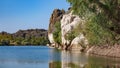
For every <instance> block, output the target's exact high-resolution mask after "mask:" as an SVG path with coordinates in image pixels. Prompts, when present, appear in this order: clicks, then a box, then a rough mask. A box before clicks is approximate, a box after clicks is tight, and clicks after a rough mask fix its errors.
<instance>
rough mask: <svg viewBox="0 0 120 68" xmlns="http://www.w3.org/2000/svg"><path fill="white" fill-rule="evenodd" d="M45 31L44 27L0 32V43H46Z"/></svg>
mask: <svg viewBox="0 0 120 68" xmlns="http://www.w3.org/2000/svg"><path fill="white" fill-rule="evenodd" d="M47 43H48V38H47V31H46V30H44V29H29V30H19V31H17V32H16V33H13V34H9V33H7V32H1V33H0V45H46V44H47Z"/></svg>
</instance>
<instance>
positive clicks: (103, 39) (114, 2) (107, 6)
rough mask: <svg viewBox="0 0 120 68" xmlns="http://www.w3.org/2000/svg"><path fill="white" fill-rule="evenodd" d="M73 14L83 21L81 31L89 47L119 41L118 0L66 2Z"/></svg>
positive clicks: (119, 13)
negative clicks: (83, 24) (83, 26)
mask: <svg viewBox="0 0 120 68" xmlns="http://www.w3.org/2000/svg"><path fill="white" fill-rule="evenodd" d="M67 1H68V2H69V3H70V4H71V6H72V10H73V13H74V14H77V15H79V16H80V17H81V19H84V20H85V21H86V22H85V26H86V27H85V28H83V29H82V30H81V31H83V33H84V34H85V36H86V37H87V38H88V41H89V43H90V44H91V45H101V44H114V43H119V42H118V41H120V37H119V36H120V24H119V23H120V18H119V17H120V0H67Z"/></svg>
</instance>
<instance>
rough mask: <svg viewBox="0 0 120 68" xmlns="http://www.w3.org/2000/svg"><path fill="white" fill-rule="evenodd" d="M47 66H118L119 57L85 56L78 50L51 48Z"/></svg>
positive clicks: (96, 67)
mask: <svg viewBox="0 0 120 68" xmlns="http://www.w3.org/2000/svg"><path fill="white" fill-rule="evenodd" d="M58 54H59V56H58ZM49 68H120V59H117V58H113V59H111V58H108V57H99V56H87V55H85V54H81V53H79V52H78V51H74V52H70V51H59V50H58V51H57V50H54V49H53V50H52V51H51V61H50V62H49Z"/></svg>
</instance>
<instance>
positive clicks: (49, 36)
mask: <svg viewBox="0 0 120 68" xmlns="http://www.w3.org/2000/svg"><path fill="white" fill-rule="evenodd" d="M48 39H49V41H50V43H51V44H54V42H55V41H54V38H53V34H52V33H49V34H48Z"/></svg>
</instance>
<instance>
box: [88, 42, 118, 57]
mask: <svg viewBox="0 0 120 68" xmlns="http://www.w3.org/2000/svg"><path fill="white" fill-rule="evenodd" d="M86 53H87V54H92V55H99V56H107V57H113V58H120V45H117V44H115V45H113V46H109V45H104V46H92V47H90V48H88V50H87V51H86Z"/></svg>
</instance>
